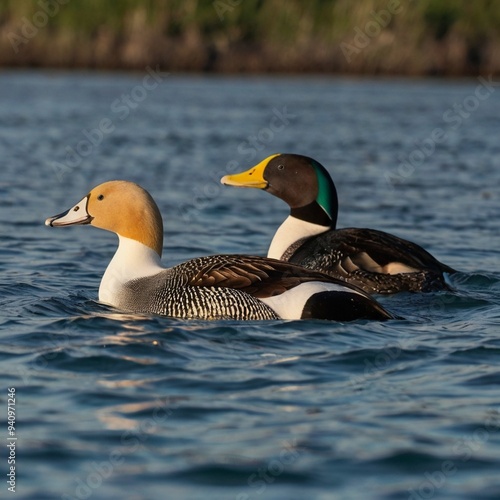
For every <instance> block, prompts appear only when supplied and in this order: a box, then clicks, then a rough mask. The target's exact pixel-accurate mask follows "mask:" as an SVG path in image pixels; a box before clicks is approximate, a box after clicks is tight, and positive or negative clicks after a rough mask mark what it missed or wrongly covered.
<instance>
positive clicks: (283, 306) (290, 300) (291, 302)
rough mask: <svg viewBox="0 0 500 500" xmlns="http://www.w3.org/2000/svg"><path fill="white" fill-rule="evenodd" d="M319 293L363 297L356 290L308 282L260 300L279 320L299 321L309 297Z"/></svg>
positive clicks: (331, 284) (318, 282)
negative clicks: (351, 294) (338, 293)
mask: <svg viewBox="0 0 500 500" xmlns="http://www.w3.org/2000/svg"><path fill="white" fill-rule="evenodd" d="M320 292H344V293H345V292H347V293H353V294H356V295H362V296H364V295H363V294H361V293H359V292H357V291H356V290H353V289H351V288H347V287H345V286H342V285H338V284H336V283H322V282H321V281H310V282H309V283H302V284H301V285H298V286H296V287H295V288H292V289H291V290H288V291H286V292H285V293H282V294H281V295H275V296H274V297H267V298H265V299H260V300H262V302H264V303H265V304H267V305H268V306H269V307H270V308H271V309H273V310H274V311H275V312H276V314H277V315H278V316H279V317H280V318H281V319H300V318H301V317H302V311H303V310H304V306H305V305H306V302H307V301H308V300H309V298H310V297H312V296H313V295H315V294H316V293H320Z"/></svg>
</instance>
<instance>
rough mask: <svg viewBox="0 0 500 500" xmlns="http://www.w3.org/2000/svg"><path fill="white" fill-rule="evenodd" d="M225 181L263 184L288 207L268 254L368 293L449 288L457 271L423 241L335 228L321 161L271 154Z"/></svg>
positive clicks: (332, 196)
mask: <svg viewBox="0 0 500 500" xmlns="http://www.w3.org/2000/svg"><path fill="white" fill-rule="evenodd" d="M221 183H222V184H225V185H229V186H236V187H246V188H257V189H262V190H264V191H266V192H268V193H270V194H272V195H274V196H276V197H278V198H280V199H281V200H283V201H285V202H286V203H287V204H288V206H289V207H290V214H289V216H288V217H287V218H286V219H285V221H284V222H283V223H282V224H281V226H280V227H279V228H278V230H277V231H276V233H275V235H274V237H273V239H272V241H271V244H270V246H269V250H268V254H267V256H268V257H270V258H275V259H279V260H283V261H285V262H291V263H294V264H299V265H301V266H303V267H306V268H308V269H311V270H315V271H320V272H323V273H327V274H329V275H330V276H333V277H336V278H338V279H340V280H342V281H344V282H346V283H350V284H353V285H356V286H358V287H359V288H361V289H363V290H364V291H366V292H368V293H370V294H374V293H376V294H393V293H398V292H404V291H407V292H433V291H438V290H450V286H449V285H448V283H447V281H446V275H445V273H447V274H450V275H451V274H453V273H455V272H456V271H455V270H454V269H453V268H451V267H449V266H447V265H445V264H443V263H441V262H440V261H438V260H437V259H436V258H435V257H433V256H432V255H431V254H430V253H429V252H427V251H426V250H424V249H423V248H422V247H421V246H419V245H417V244H416V243H413V242H411V241H407V240H405V239H403V238H399V237H398V236H394V235H392V234H389V233H386V232H383V231H379V230H376V229H367V228H342V229H337V227H336V226H337V215H338V197H337V190H336V188H335V184H334V182H333V180H332V178H331V176H330V174H329V173H328V171H327V170H326V168H325V167H324V166H323V165H321V163H319V162H318V161H316V160H314V159H313V158H310V157H308V156H303V155H299V154H281V153H278V154H273V155H271V156H269V157H267V158H265V159H264V160H262V161H261V162H260V163H258V164H257V165H255V166H253V167H252V168H250V169H248V170H246V171H244V172H241V173H237V174H231V175H225V176H223V177H222V179H221Z"/></svg>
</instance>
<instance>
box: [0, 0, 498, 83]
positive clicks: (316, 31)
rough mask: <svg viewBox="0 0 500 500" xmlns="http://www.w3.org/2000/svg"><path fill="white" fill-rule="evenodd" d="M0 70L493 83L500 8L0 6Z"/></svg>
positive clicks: (437, 0) (309, 0)
mask: <svg viewBox="0 0 500 500" xmlns="http://www.w3.org/2000/svg"><path fill="white" fill-rule="evenodd" d="M391 12H392V13H391ZM0 65H2V66H10V67H12V66H45V67H64V68H74V67H81V68H102V69H142V68H144V67H145V66H147V65H152V66H156V65H159V66H160V67H161V68H162V69H164V70H171V71H216V72H231V73H234V72H327V73H364V74H380V73H382V74H405V75H450V76H459V75H473V74H478V73H483V74H484V73H500V2H499V1H498V0H475V1H474V2H472V1H470V0H355V1H354V0H286V1H284V0H265V1H264V0H116V1H105V0H38V1H29V0H0Z"/></svg>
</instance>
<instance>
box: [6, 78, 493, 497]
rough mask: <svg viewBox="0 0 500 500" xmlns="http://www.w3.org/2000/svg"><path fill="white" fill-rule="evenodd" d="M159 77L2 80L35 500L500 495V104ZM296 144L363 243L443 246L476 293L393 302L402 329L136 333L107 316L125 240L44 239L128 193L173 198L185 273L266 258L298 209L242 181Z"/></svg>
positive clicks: (317, 82) (9, 380) (22, 459)
mask: <svg viewBox="0 0 500 500" xmlns="http://www.w3.org/2000/svg"><path fill="white" fill-rule="evenodd" d="M146 74H147V73H146V72H145V73H144V74H133V75H124V74H118V75H115V74H87V73H79V74H69V73H34V72H3V73H1V74H0V95H1V96H2V106H1V107H0V127H1V129H0V152H1V156H0V157H1V159H2V161H1V163H2V169H1V171H2V173H1V181H0V190H1V198H0V205H1V212H0V214H1V216H0V219H1V220H0V227H1V234H2V239H1V243H0V256H1V260H0V268H1V278H0V287H1V292H0V311H1V312H0V322H1V339H0V356H1V361H2V363H1V368H0V370H1V380H2V394H1V401H2V406H3V407H4V409H3V410H2V414H3V415H4V418H3V419H2V421H3V422H4V424H3V429H2V430H1V435H2V446H4V445H5V444H6V443H7V425H6V421H5V416H6V414H7V408H6V407H7V388H8V387H14V388H15V389H16V395H17V398H16V410H17V414H16V418H17V422H16V424H17V425H16V432H17V437H18V441H17V449H16V451H17V456H16V458H17V463H16V466H17V469H16V472H17V477H16V491H17V498H20V499H28V498H29V499H37V500H44V499H59V498H64V499H68V498H79V499H82V498H92V499H107V498H123V499H127V500H136V499H141V500H142V499H148V500H149V499H159V498H173V499H237V500H250V499H283V498H286V499H292V500H293V499H297V500H298V499H303V498H310V499H337V498H338V499H351V498H377V499H407V498H413V499H420V498H425V499H428V498H439V499H471V498H474V499H493V498H495V499H496V498H498V497H499V496H500V479H499V478H498V470H499V467H500V458H499V457H500V413H499V410H500V409H499V407H498V401H499V399H498V389H499V385H500V361H499V359H500V356H499V355H500V337H499V324H500V310H499V303H500V274H499V272H498V261H499V250H498V249H499V248H500V236H499V231H498V227H499V225H498V220H499V216H500V208H499V199H500V188H499V186H500V182H499V181H500V160H499V159H500V155H499V152H500V146H499V142H498V130H499V128H498V126H499V124H500V123H499V118H498V117H499V116H500V94H499V93H498V87H491V89H492V90H491V89H490V90H489V91H488V89H487V88H486V87H482V89H480V94H479V95H480V96H481V99H482V100H479V99H478V98H477V97H475V92H476V87H477V86H478V85H479V81H478V80H469V81H463V82H461V81H458V82H455V81H427V80H419V81H398V80H395V81H390V80H387V81H384V80H379V81H370V80H350V79H329V78H312V77H310V78H298V77H294V78H292V77H288V78H264V77H257V78H239V77H230V78H229V77H228V78H219V77H217V78H204V77H179V76H173V75H156V78H157V80H158V81H156V80H153V79H151V78H150V79H146V81H144V77H145V76H146ZM155 83H158V85H156V86H155V85H154V84H155ZM144 84H146V86H147V87H148V88H146V87H145V86H144ZM488 92H489V93H488ZM127 95H128V96H129V97H127ZM456 105H460V106H464V107H463V109H460V108H457V107H456ZM454 106H455V108H454ZM459 113H461V114H459ZM466 114H468V116H465V115H466ZM103 120H104V121H103ZM100 125H101V131H100V132H98V131H96V130H95V129H96V128H97V127H99V126H100ZM437 129H442V132H441V133H440V132H439V130H437ZM436 130H437V132H436ZM443 133H444V134H446V135H445V137H444V139H443V138H442V137H441V140H440V141H439V143H438V144H435V143H434V142H433V139H432V138H433V137H434V138H436V137H439V136H440V134H441V135H442V134H443ZM433 134H434V135H433ZM91 141H92V142H93V143H94V144H92V142H91ZM68 148H69V149H68ZM280 151H282V152H298V153H302V154H307V155H310V156H313V157H315V158H316V159H318V160H319V161H321V162H322V163H323V164H324V165H325V166H327V167H328V168H329V170H330V172H331V173H332V174H333V176H334V180H335V182H336V184H337V188H338V191H339V198H340V207H341V208H340V215H339V226H341V227H347V226H361V227H362V226H364V227H373V228H378V229H382V230H387V231H390V232H392V233H395V234H398V235H400V236H403V237H406V238H409V239H411V240H413V241H416V242H418V243H420V244H422V245H423V246H425V248H427V249H428V250H430V251H431V252H432V253H433V254H434V255H436V256H437V257H438V258H439V259H441V260H442V261H444V262H446V263H447V264H449V265H450V266H452V267H454V268H456V269H459V270H460V271H461V272H460V273H459V274H458V275H456V276H454V277H453V279H452V284H453V286H454V287H455V291H454V292H452V293H435V294H429V295H420V296H418V295H410V294H401V295H398V296H393V297H384V298H382V299H381V300H382V302H383V303H384V305H385V306H386V307H387V308H388V309H390V310H392V311H394V312H396V313H397V314H399V315H401V316H404V318H405V319H404V320H397V321H390V322H387V323H370V322H355V323H351V324H335V323H328V322H321V321H304V322H297V321H291V322H284V321H276V322H263V323H245V322H235V321H225V322H200V321H180V320H176V319H166V318H157V317H147V316H135V315H130V314H124V313H121V312H118V311H115V310H112V309H110V308H108V307H105V306H103V305H101V304H99V303H98V302H97V301H96V296H97V288H98V285H99V280H100V277H101V276H102V274H103V272H104V269H105V267H106V265H107V263H108V261H109V260H110V258H111V256H112V254H113V252H114V249H115V245H116V238H115V236H113V235H111V234H110V233H106V232H104V231H99V230H97V229H95V228H91V227H74V228H66V229H52V228H47V227H45V226H44V225H43V222H44V220H45V218H46V217H48V216H50V215H53V214H55V213H58V212H60V211H62V210H65V209H66V208H69V207H70V206H72V205H73V204H74V203H76V202H77V201H78V200H80V199H81V198H82V197H83V196H84V195H85V194H86V193H87V192H88V190H89V189H90V188H92V187H93V186H95V185H96V184H98V183H100V182H103V181H105V180H110V179H116V178H122V179H129V180H133V181H136V182H139V183H140V184H141V185H143V186H144V187H146V188H147V189H148V190H149V191H150V192H151V193H152V195H153V196H154V197H155V199H156V200H157V202H158V204H159V206H160V209H161V211H162V213H163V214H164V221H165V229H166V236H165V252H164V261H165V262H166V263H167V264H168V265H171V264H174V263H177V262H181V261H184V260H186V259H188V258H191V257H195V256H199V255H206V254H211V253H225V252H239V253H254V254H264V253H265V251H266V248H267V245H268V243H269V241H270V238H271V236H272V234H273V233H274V230H275V229H276V228H277V226H278V225H279V224H280V222H281V221H282V220H283V219H284V217H285V216H286V213H287V210H286V207H285V206H284V204H283V203H282V202H281V201H280V200H278V199H275V198H272V197H270V196H268V195H266V194H265V193H262V192H258V191H256V190H237V189H233V188H229V187H222V186H220V185H219V184H218V179H219V178H220V176H221V175H223V174H224V173H227V172H235V171H238V170H242V169H244V168H248V167H250V166H251V165H252V164H253V163H255V162H256V161H258V160H260V159H262V158H264V157H265V156H266V155H268V154H272V153H275V152H280ZM415 151H417V152H416V153H415ZM418 151H424V152H421V153H418ZM404 162H407V163H404ZM2 457H3V458H2V463H1V471H2V477H4V479H5V474H6V471H7V463H6V462H7V458H6V454H5V453H3V454H2ZM7 487H8V484H7V483H6V482H5V481H2V485H1V496H2V497H4V496H5V497H7V495H8V494H9V491H8V490H7Z"/></svg>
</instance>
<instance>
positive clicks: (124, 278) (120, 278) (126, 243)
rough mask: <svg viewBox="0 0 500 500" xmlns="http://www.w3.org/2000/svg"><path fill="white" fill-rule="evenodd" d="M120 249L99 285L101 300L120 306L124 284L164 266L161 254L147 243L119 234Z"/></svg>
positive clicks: (151, 273)
mask: <svg viewBox="0 0 500 500" xmlns="http://www.w3.org/2000/svg"><path fill="white" fill-rule="evenodd" d="M118 238H119V240H120V242H119V245H118V250H117V251H116V253H115V255H114V257H113V259H112V260H111V262H110V263H109V265H108V267H107V269H106V272H105V273H104V276H103V277H102V280H101V284H100V286H99V300H100V301H101V302H104V303H105V304H109V305H112V306H118V304H119V301H118V298H119V296H120V290H121V288H122V286H123V285H124V284H125V283H127V282H128V281H130V280H133V279H137V278H143V277H145V276H152V275H154V274H157V273H159V272H160V271H162V270H163V269H164V268H163V267H162V265H161V261H160V256H159V255H158V254H157V253H156V252H155V251H154V250H153V249H152V248H149V247H148V246H147V245H144V244H142V243H139V242H138V241H136V240H132V239H130V238H124V237H123V236H118Z"/></svg>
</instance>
